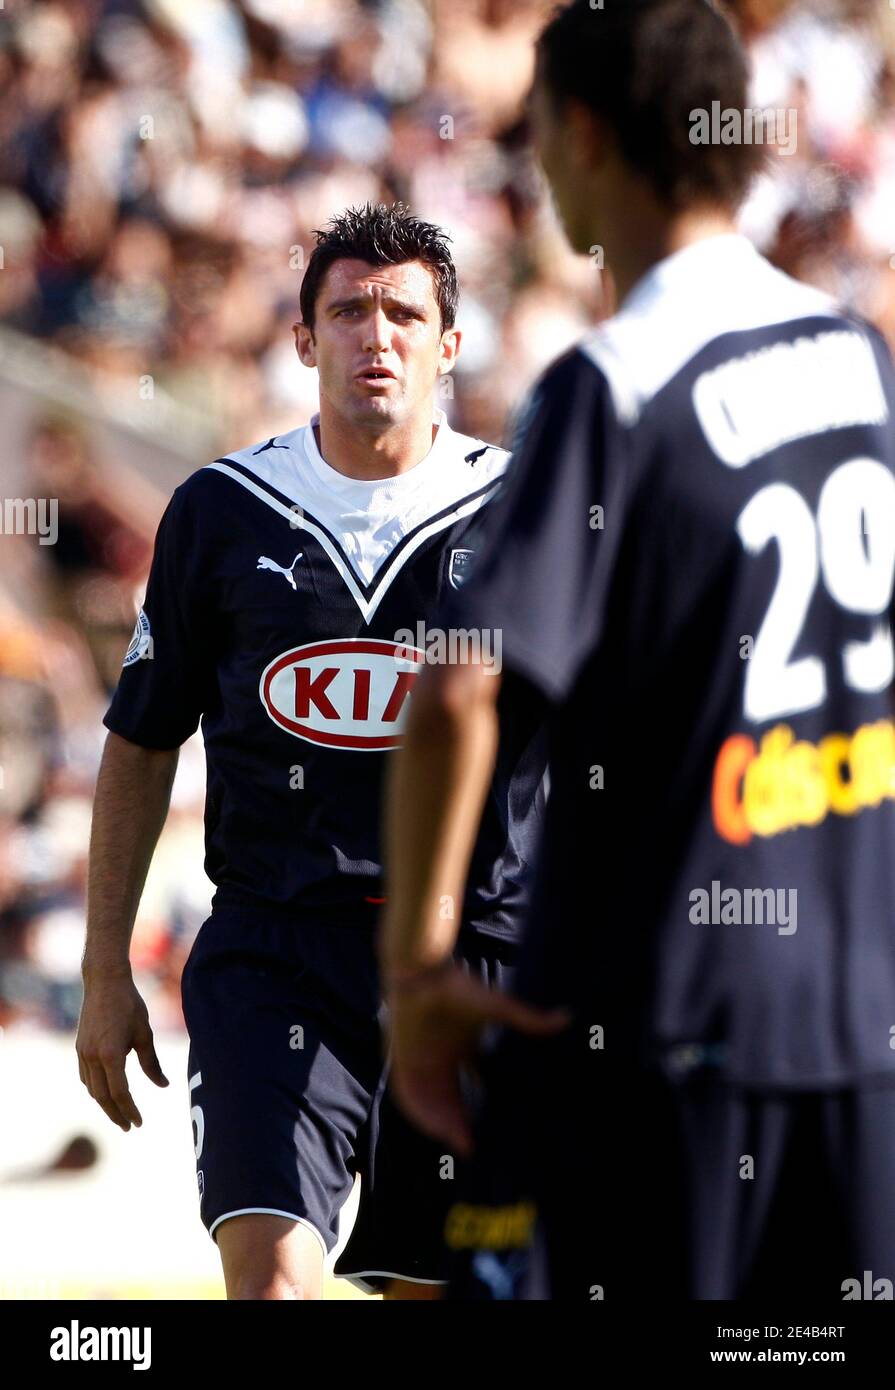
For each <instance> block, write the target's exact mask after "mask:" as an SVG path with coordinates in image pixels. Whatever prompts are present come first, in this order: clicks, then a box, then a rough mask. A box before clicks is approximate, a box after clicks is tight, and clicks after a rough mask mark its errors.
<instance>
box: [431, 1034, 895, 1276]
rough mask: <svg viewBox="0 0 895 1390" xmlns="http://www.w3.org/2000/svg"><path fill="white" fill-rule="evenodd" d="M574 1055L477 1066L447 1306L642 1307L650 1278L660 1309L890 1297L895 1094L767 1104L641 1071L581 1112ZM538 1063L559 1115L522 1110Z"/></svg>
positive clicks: (779, 1095)
mask: <svg viewBox="0 0 895 1390" xmlns="http://www.w3.org/2000/svg"><path fill="white" fill-rule="evenodd" d="M579 1045H580V1040H579ZM568 1051H569V1049H568V1046H567V1043H566V1041H565V1040H556V1041H555V1042H554V1043H551V1044H549V1045H548V1046H546V1047H545V1046H544V1045H543V1044H542V1045H541V1047H540V1048H535V1047H532V1045H531V1044H530V1043H527V1042H526V1041H522V1040H516V1039H513V1040H509V1039H504V1040H502V1043H501V1045H500V1047H499V1048H498V1049H497V1050H496V1052H495V1053H494V1054H493V1055H492V1057H491V1058H490V1059H487V1060H486V1062H485V1071H486V1075H487V1076H488V1081H487V1097H488V1098H487V1102H486V1104H485V1105H484V1106H483V1110H482V1114H481V1116H480V1119H479V1125H478V1143H477V1152H476V1158H475V1160H474V1162H473V1164H472V1165H471V1166H470V1168H469V1169H468V1170H467V1173H466V1176H465V1183H464V1188H463V1190H462V1191H461V1192H460V1193H458V1202H457V1203H456V1204H455V1206H454V1207H453V1208H452V1209H451V1211H450V1212H449V1213H448V1219H447V1223H446V1227H445V1235H446V1240H447V1244H448V1246H449V1247H450V1248H451V1250H452V1252H453V1256H452V1281H451V1290H450V1297H451V1298H452V1299H458V1300H461V1301H471V1300H472V1301H475V1300H509V1299H516V1300H520V1299H521V1300H543V1299H550V1300H559V1301H584V1300H589V1301H602V1300H605V1301H606V1302H607V1303H612V1302H619V1301H636V1300H640V1299H642V1298H643V1296H644V1295H643V1289H644V1286H645V1281H646V1285H647V1287H648V1288H649V1289H655V1290H656V1291H657V1294H658V1293H659V1292H661V1297H662V1298H663V1300H669V1299H670V1300H675V1299H681V1298H683V1299H688V1300H703V1299H706V1300H714V1299H718V1300H734V1299H736V1300H742V1301H763V1300H769V1299H776V1298H781V1299H786V1300H787V1302H789V1303H791V1302H792V1300H793V1299H794V1298H795V1299H805V1300H807V1301H808V1302H809V1303H810V1302H813V1301H814V1300H820V1301H822V1302H825V1303H829V1304H835V1303H837V1302H841V1301H843V1300H845V1299H846V1297H855V1298H860V1297H868V1296H870V1297H872V1296H873V1294H872V1293H871V1294H869V1295H868V1293H867V1292H866V1288H867V1287H870V1288H871V1289H872V1288H873V1287H876V1288H877V1291H878V1290H879V1289H880V1288H882V1289H885V1288H886V1283H885V1281H891V1282H892V1284H893V1285H895V1184H893V1182H892V1174H893V1172H895V1085H893V1084H878V1085H869V1084H868V1085H865V1086H861V1087H855V1088H849V1089H843V1090H831V1091H828V1092H798V1093H793V1092H782V1091H780V1092H767V1091H759V1090H747V1089H742V1088H737V1087H733V1086H730V1085H728V1084H725V1083H724V1082H723V1081H722V1080H721V1079H720V1078H719V1077H718V1075H717V1074H716V1073H714V1072H713V1071H712V1070H711V1069H703V1070H701V1071H699V1072H698V1073H696V1074H693V1075H692V1076H690V1077H689V1078H688V1079H687V1080H685V1081H682V1080H675V1081H671V1080H669V1079H668V1078H667V1077H665V1076H663V1075H662V1074H661V1073H659V1072H658V1071H657V1072H646V1071H640V1072H638V1073H634V1074H631V1075H630V1076H628V1077H627V1078H619V1079H618V1080H617V1081H615V1082H614V1083H613V1084H610V1085H601V1086H599V1087H597V1086H592V1087H591V1088H590V1095H589V1098H588V1103H587V1105H586V1106H582V1105H581V1104H580V1100H581V1094H582V1093H581V1092H580V1091H578V1093H577V1095H578V1100H577V1103H575V1104H573V1103H572V1099H571V1097H570V1096H569V1095H568V1094H565V1092H566V1088H565V1086H564V1085H563V1081H562V1078H563V1076H574V1075H575V1074H576V1073H577V1071H578V1068H577V1066H576V1065H575V1064H574V1063H573V1062H571V1061H570V1058H569V1056H568ZM551 1054H552V1056H551ZM543 1065H547V1067H548V1069H549V1070H550V1071H552V1074H553V1077H554V1087H553V1090H552V1092H546V1093H544V1094H549V1095H551V1100H552V1101H553V1103H554V1108H552V1119H551V1118H550V1117H548V1116H547V1115H545V1113H544V1111H543V1110H540V1112H539V1116H537V1117H532V1116H531V1114H530V1106H526V1105H525V1103H524V1101H525V1095H526V1094H529V1095H530V1093H531V1089H530V1088H531V1084H532V1081H533V1080H534V1081H535V1084H537V1080H536V1078H537V1075H538V1073H539V1069H540V1068H541V1067H542V1066H543ZM564 1094H565V1099H564ZM566 1102H568V1104H567V1103H566ZM526 1112H527V1113H526ZM576 1175H577V1176H576ZM570 1192H572V1193H574V1196H573V1197H572V1198H570V1196H569V1194H570ZM865 1271H869V1272H870V1274H869V1277H868V1274H867V1273H865ZM878 1281H883V1282H882V1283H879V1282H878ZM859 1290H860V1292H859Z"/></svg>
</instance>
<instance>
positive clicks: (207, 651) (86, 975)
mask: <svg viewBox="0 0 895 1390" xmlns="http://www.w3.org/2000/svg"><path fill="white" fill-rule="evenodd" d="M202 516H203V509H202V506H201V501H200V498H197V497H196V492H195V485H194V484H192V480H188V482H187V483H186V484H184V485H183V486H182V487H180V488H178V489H177V491H176V492H175V493H174V496H173V497H172V498H171V501H170V502H169V504H168V507H167V509H166V511H165V514H164V516H163V517H162V519H161V522H160V523H159V529H158V534H157V535H156V540H155V552H154V554H153V559H152V568H151V570H150V573H149V579H148V582H147V586H146V597H145V599H144V603H143V607H142V608H141V609H140V613H139V616H138V618H137V625H136V629H135V631H134V636H133V640H132V641H131V644H130V646H129V647H128V649H127V653H126V654H125V658H124V664H123V667H122V671H121V676H120V678H119V681H118V689H117V690H116V692H115V695H114V698H113V700H112V703H111V705H110V707H109V709H108V711H107V712H106V715H105V718H104V720H103V722H104V724H105V725H106V727H107V728H108V730H109V736H108V738H107V740H106V746H105V750H104V752H103V758H102V763H101V766H100V770H99V777H98V779H97V786H96V795H95V798H94V804H93V827H92V830H91V837H90V857H89V866H88V883H87V940H86V945H85V949H84V959H83V979H84V1003H83V1007H82V1010H81V1019H80V1025H79V1028H78V1039H77V1052H78V1066H79V1069H80V1073H81V1080H82V1081H83V1082H84V1085H85V1086H86V1087H87V1089H88V1091H89V1092H90V1094H91V1095H92V1096H93V1098H94V1100H96V1101H97V1103H98V1104H99V1105H100V1106H101V1107H102V1108H103V1110H104V1111H105V1113H106V1114H107V1115H108V1116H109V1119H110V1120H112V1121H113V1122H114V1123H115V1124H117V1125H120V1126H121V1128H122V1129H124V1130H128V1129H130V1126H131V1125H132V1124H135V1125H139V1124H141V1123H142V1121H141V1117H140V1112H139V1111H138V1109H137V1107H136V1105H135V1104H134V1101H133V1098H132V1097H131V1094H130V1090H129V1089H128V1085H127V1079H126V1076H125V1070H124V1064H125V1059H126V1057H127V1054H128V1052H130V1051H131V1050H133V1051H135V1052H136V1054H137V1057H138V1058H139V1061H140V1065H141V1066H142V1068H143V1070H144V1072H145V1073H146V1075H147V1076H148V1077H149V1078H150V1079H151V1080H152V1081H154V1082H155V1083H156V1084H157V1085H159V1086H166V1085H167V1084H168V1083H167V1081H166V1079H165V1077H164V1075H163V1073H162V1069H161V1067H160V1065H159V1061H158V1058H157V1057H156V1055H155V1049H154V1047H153V1042H152V1030H151V1028H150V1025H149V1016H148V1013H147V1010H146V1005H145V1004H144V1003H143V1000H142V999H141V998H140V995H139V994H138V993H137V989H136V986H135V984H134V979H133V975H132V973H131V967H130V960H129V948H130V939H131V933H132V931H133V926H134V920H135V918H136V915H137V909H138V907H139V904H140V896H141V894H142V892H143V885H144V883H145V880H146V874H147V871H148V869H149V864H150V861H151V859H152V855H153V852H154V850H155V847H156V844H157V842H158V838H159V835H160V834H161V830H162V826H163V825H164V823H165V817H166V816H167V814H168V805H169V802H170V797H171V786H172V783H173V780H174V774H175V771H176V769H177V760H178V755H179V750H180V747H181V745H182V744H183V743H185V742H186V740H187V739H188V738H189V737H190V736H191V735H192V734H193V733H195V731H196V729H197V728H198V725H199V720H200V718H201V715H202V711H203V709H205V708H206V694H207V688H208V684H209V680H210V673H211V666H212V662H213V651H212V649H211V645H210V644H211V642H212V641H213V639H212V638H211V637H210V635H209V634H210V632H211V630H212V628H213V615H212V612H211V600H210V597H209V593H208V585H207V582H206V580H205V573H206V571H207V569H208V564H207V560H208V542H207V540H206V538H205V535H204V533H203V526H202Z"/></svg>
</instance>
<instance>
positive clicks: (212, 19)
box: [0, 0, 895, 1028]
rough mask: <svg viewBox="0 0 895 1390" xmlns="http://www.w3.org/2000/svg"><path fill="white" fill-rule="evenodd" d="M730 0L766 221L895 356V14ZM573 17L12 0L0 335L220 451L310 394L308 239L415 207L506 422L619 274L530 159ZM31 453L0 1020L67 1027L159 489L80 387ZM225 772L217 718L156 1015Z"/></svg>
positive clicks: (189, 916)
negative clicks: (107, 742) (547, 39)
mask: <svg viewBox="0 0 895 1390" xmlns="http://www.w3.org/2000/svg"><path fill="white" fill-rule="evenodd" d="M607 3H609V0H607ZM718 3H719V4H721V5H724V6H725V7H726V8H727V9H728V10H729V11H730V13H731V15H732V16H733V18H734V19H735V21H736V22H737V23H738V24H739V25H740V27H741V29H742V32H743V36H744V39H745V41H746V42H747V44H748V47H749V50H750V54H751V57H752V62H753V102H754V104H755V105H756V106H758V107H762V108H773V109H787V110H795V111H796V112H797V113H798V141H797V144H796V147H795V149H794V151H793V152H791V153H783V152H782V151H781V152H774V151H771V152H770V154H769V158H768V161H767V166H766V169H765V171H764V172H763V173H762V175H761V176H760V177H759V178H758V180H757V181H756V184H755V186H754V189H753V192H752V194H751V196H750V198H749V200H748V202H747V204H746V206H745V208H744V209H743V213H742V227H743V230H745V231H746V232H747V233H748V235H749V236H751V237H752V238H753V239H754V241H755V242H756V244H757V245H758V246H759V247H760V248H761V250H762V251H763V252H764V253H765V254H766V255H768V256H769V257H770V258H771V259H772V260H774V261H775V262H776V263H778V264H779V265H781V266H782V267H783V268H784V269H786V270H787V271H789V272H790V273H791V274H793V275H796V276H798V277H800V278H802V279H805V280H808V281H810V282H812V283H815V284H817V285H820V286H821V287H823V288H826V289H828V290H830V291H832V292H833V293H834V294H836V295H837V296H838V297H839V298H840V299H842V300H844V301H845V302H847V303H848V304H850V305H851V306H852V307H854V308H855V309H856V310H858V311H859V312H860V313H862V314H864V315H865V316H866V317H868V318H870V319H872V320H873V321H874V322H875V323H876V324H878V326H879V327H880V328H881V330H882V331H883V332H884V333H885V334H886V335H887V336H888V338H889V340H890V341H891V342H892V345H893V349H895V10H893V8H892V6H890V5H889V3H888V0H815V2H814V3H801V0H729V2H728V0H718ZM551 8H552V5H551V4H550V3H549V0H188V3H187V0H46V3H40V0H6V3H5V5H4V6H3V7H2V9H0V250H2V260H0V265H2V271H0V342H3V341H6V340H8V339H11V338H12V337H16V339H17V340H19V339H20V338H21V337H22V336H23V335H24V337H26V338H27V339H28V340H30V341H32V342H33V343H36V344H39V345H40V346H41V348H42V350H44V351H45V353H46V361H47V364H48V368H47V370H48V371H51V370H52V369H53V365H52V364H54V363H57V364H58V363H59V362H60V361H65V362H68V363H73V364H77V367H78V370H79V371H80V373H81V377H80V379H81V380H84V381H86V382H88V383H89V389H90V394H91V399H92V400H93V402H94V403H97V402H98V403H99V407H100V408H103V407H106V408H108V409H109V410H110V411H112V410H114V409H116V408H117V407H119V406H121V405H126V406H127V407H128V409H131V410H132V409H133V408H134V407H135V406H136V405H139V409H140V410H141V411H142V412H143V415H144V428H145V429H146V430H147V431H148V432H149V433H150V434H151V432H152V429H153V421H154V419H155V418H156V412H159V416H158V418H159V419H160V418H161V415H160V412H161V411H162V410H163V409H170V408H171V407H172V406H173V407H176V409H177V410H179V411H181V412H183V418H187V416H191V417H192V418H199V419H201V420H202V421H203V423H204V425H205V428H206V430H207V432H208V434H209V437H210V438H211V439H212V440H213V448H214V451H215V452H221V451H224V450H233V449H238V448H241V447H243V446H244V445H247V444H249V443H251V442H252V441H254V440H256V439H259V438H265V437H268V436H270V435H272V434H275V433H279V432H283V431H285V430H287V429H293V428H295V427H296V426H298V425H300V424H304V423H306V422H307V420H308V419H309V418H310V416H311V414H312V413H313V412H314V410H315V409H316V405H317V384H316V373H315V372H312V371H310V370H308V369H306V368H303V367H302V366H301V365H300V364H299V363H298V360H297V358H296V357H295V354H294V349H293V346H292V337H291V332H290V326H291V324H292V323H293V322H294V320H295V318H296V317H297V306H298V293H299V287H300V284H301V275H302V272H303V269H304V266H305V265H306V263H307V259H308V257H309V255H310V252H311V250H312V248H313V245H314V236H313V233H314V229H315V228H318V227H322V226H324V225H325V223H326V221H327V220H328V218H329V217H330V216H331V215H332V214H333V213H334V212H337V211H339V210H340V209H342V208H344V207H346V206H348V205H351V204H357V203H362V202H365V201H367V200H372V201H386V202H391V201H394V200H396V199H401V200H403V201H404V202H406V203H407V204H408V205H409V206H410V208H411V209H412V210H413V211H414V212H415V213H417V214H418V215H420V216H422V217H425V218H427V219H430V220H432V221H435V222H437V223H439V224H440V225H442V226H443V227H444V228H445V229H446V230H447V231H448V233H449V234H450V236H451V238H452V246H453V251H454V255H455V259H456V261H457V266H458V271H459V275H460V280H461V287H462V298H461V312H460V318H459V325H460V327H461V328H462V329H463V331H464V342H463V352H462V355H461V359H460V364H459V368H458V371H457V373H456V375H455V377H454V378H445V379H444V382H443V388H444V391H445V393H446V394H445V395H444V396H443V397H442V398H441V400H440V402H439V403H440V404H441V405H442V406H443V408H444V409H445V410H446V411H447V412H448V415H449V418H450V419H451V422H452V424H454V425H455V427H457V428H459V429H462V430H465V431H467V432H469V433H471V434H476V435H480V436H482V437H485V438H490V439H493V440H496V441H501V440H503V441H505V440H506V439H507V438H508V420H509V418H510V416H511V415H512V412H513V410H514V409H515V408H516V406H517V405H518V403H519V401H520V400H521V398H522V396H523V395H524V393H525V391H526V389H527V388H528V386H529V385H530V384H531V382H532V380H533V379H534V377H535V376H536V375H537V374H538V372H539V371H540V370H541V369H542V368H543V367H544V366H545V365H546V363H547V362H548V361H550V360H551V359H552V358H553V357H555V356H556V355H557V354H558V353H559V352H561V351H562V350H563V349H564V348H565V347H567V346H568V345H569V344H570V343H571V342H573V341H574V340H575V339H576V338H578V337H580V336H581V334H582V333H583V332H585V331H586V330H587V328H588V327H589V326H590V325H592V324H593V323H595V322H596V321H598V319H599V318H600V317H601V315H602V314H604V313H605V312H606V310H607V307H608V306H609V305H610V304H611V283H610V281H609V279H608V277H606V276H603V275H601V274H600V271H599V269H598V267H597V265H596V264H595V262H594V261H593V260H591V259H588V258H587V257H575V256H573V255H572V254H571V253H570V252H569V251H568V249H567V248H566V246H565V244H564V242H563V239H562V236H561V234H560V232H559V229H558V227H557V225H556V222H555V218H554V216H553V213H552V210H551V207H550V202H549V198H548V197H547V196H546V194H545V189H544V185H543V181H542V178H541V176H540V174H539V172H538V169H537V167H536V164H535V162H534V160H533V158H532V156H531V152H530V148H529V143H528V134H527V129H526V121H525V114H524V96H525V93H526V91H527V88H528V85H529V82H530V78H531V73H532V67H533V48H532V43H533V38H534V36H535V34H536V33H537V31H538V29H539V28H540V27H541V25H542V23H543V20H544V17H545V15H546V14H547V13H548V12H549V10H550V9H551ZM595 8H596V7H595ZM2 377H3V366H2V361H0V383H2ZM213 456H214V455H213V453H210V454H209V457H213ZM207 461H208V460H207V459H206V458H195V459H192V460H190V461H189V462H187V461H185V463H184V473H186V472H188V471H190V470H191V468H193V467H198V466H200V465H201V464H203V463H205V462H207ZM23 466H24V470H25V477H26V478H27V487H28V488H29V489H30V491H31V495H33V496H35V497H53V498H55V499H57V501H58V539H57V540H56V542H55V544H52V545H46V546H43V545H40V544H39V543H38V540H37V538H36V537H35V536H20V535H11V534H8V533H5V532H4V533H0V1028H2V1027H9V1026H12V1025H16V1026H18V1027H25V1026H34V1027H46V1026H50V1027H60V1028H67V1027H71V1026H72V1025H73V1024H74V1022H75V1020H76V1017H77V1010H78V1003H79V987H78V963H79V952H80V946H81V941H82V933H83V920H84V899H85V874H86V854H87V840H88V831H89V817H90V802H91V796H92V790H93V785H94V782H95V777H96V770H97V766H98V761H99V757H100V754H101V751H102V742H103V737H104V732H105V731H104V729H103V728H102V725H101V722H100V720H101V715H102V713H103V710H104V708H105V705H106V703H107V701H108V697H109V693H110V691H111V689H112V688H113V687H114V684H115V680H116V677H117V671H118V669H119V666H120V661H121V656H122V654H123V652H124V649H125V648H126V646H127V642H128V638H129V636H130V632H131V629H132V626H133V619H134V612H135V602H136V601H139V595H140V593H141V590H142V585H143V582H144V580H145V575H146V570H147V566H148V563H149V558H150V556H151V547H152V536H153V532H154V527H155V524H156V522H157V520H158V516H159V514H160V511H161V508H162V506H163V504H164V501H165V497H164V495H163V494H162V493H161V492H160V493H159V494H158V495H157V496H153V495H152V494H151V492H149V493H147V492H146V491H143V492H141V493H139V495H137V493H136V492H135V490H134V481H133V479H132V478H131V477H129V476H128V475H127V474H126V473H125V472H124V471H123V470H121V469H120V468H116V461H115V459H114V458H108V457H101V456H99V455H98V452H97V448H96V445H95V442H94V441H93V438H92V436H91V433H90V431H89V430H88V429H87V428H86V427H85V425H84V423H83V421H81V420H79V418H78V416H77V413H75V412H73V411H72V410H71V409H68V410H66V411H65V412H60V411H59V410H57V409H55V408H54V409H53V410H49V409H48V410H47V411H45V412H43V413H38V414H37V415H36V416H35V418H34V420H33V422H32V424H31V427H30V429H29V432H28V436H27V439H26V441H25V445H24V460H23ZM3 467H4V465H2V464H0V468H3ZM0 476H2V474H0ZM3 490H4V492H5V491H8V486H7V487H5V488H4V489H3ZM203 779H204V761H203V756H202V750H201V743H200V741H199V739H198V738H197V739H194V740H191V741H190V743H189V744H188V745H186V747H185V748H184V750H183V753H182V756H181V766H180V769H179V771H178V776H177V781H176V782H175V788H174V796H173V804H172V811H171V816H170V818H169V822H168V825H167V827H166V830H165V832H164V835H163V838H162V842H161V844H160V848H159V852H158V854H157V856H156V860H155V862H154V864H153V867H152V870H151V873H150V880H149V882H148V884H147V890H146V893H145V894H144V898H143V902H142V904H141V909H140V914H139V919H138V924H137V929H136V933H135V942H134V959H135V965H136V967H137V972H138V975H139V977H140V981H141V983H142V986H143V988H144V990H145V991H146V993H147V994H148V996H149V1003H150V1011H151V1013H152V1016H153V1021H154V1023H155V1024H156V1026H157V1027H161V1028H164V1027H171V1028H177V1027H179V1026H181V1020H180V1011H179V993H178V981H179V973H180V968H181V965H182V962H183V959H184V957H185V953H186V952H187V951H188V949H189V945H190V943H191V941H192V938H193V936H194V934H195V931H196V930H197V928H198V926H199V925H200V923H201V922H202V920H203V918H204V917H205V915H207V910H208V902H209V900H210V895H211V886H210V884H209V883H208V881H207V880H206V879H205V877H204V874H203V873H202V870H201V862H202V823H201V813H202V803H203V794H204V780H203Z"/></svg>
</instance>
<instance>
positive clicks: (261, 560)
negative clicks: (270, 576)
mask: <svg viewBox="0 0 895 1390" xmlns="http://www.w3.org/2000/svg"><path fill="white" fill-rule="evenodd" d="M301 557H302V551H299V552H298V554H297V555H296V557H295V559H294V560H293V561H292V564H291V565H290V566H289V568H288V569H287V570H284V569H283V566H282V565H278V564H277V562H276V560H269V559H268V558H267V556H266V555H259V556H258V564H257V565H256V566H255V568H256V569H259V570H276V572H277V574H282V575H285V577H286V578H287V579H288V580H289V583H290V584H291V585H292V587H293V589H295V591H296V593H297V592H298V585H297V584H296V582H295V575H294V574H293V573H292V571H293V570H294V569H295V566H296V565H297V564H298V562H299V560H300V559H301Z"/></svg>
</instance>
